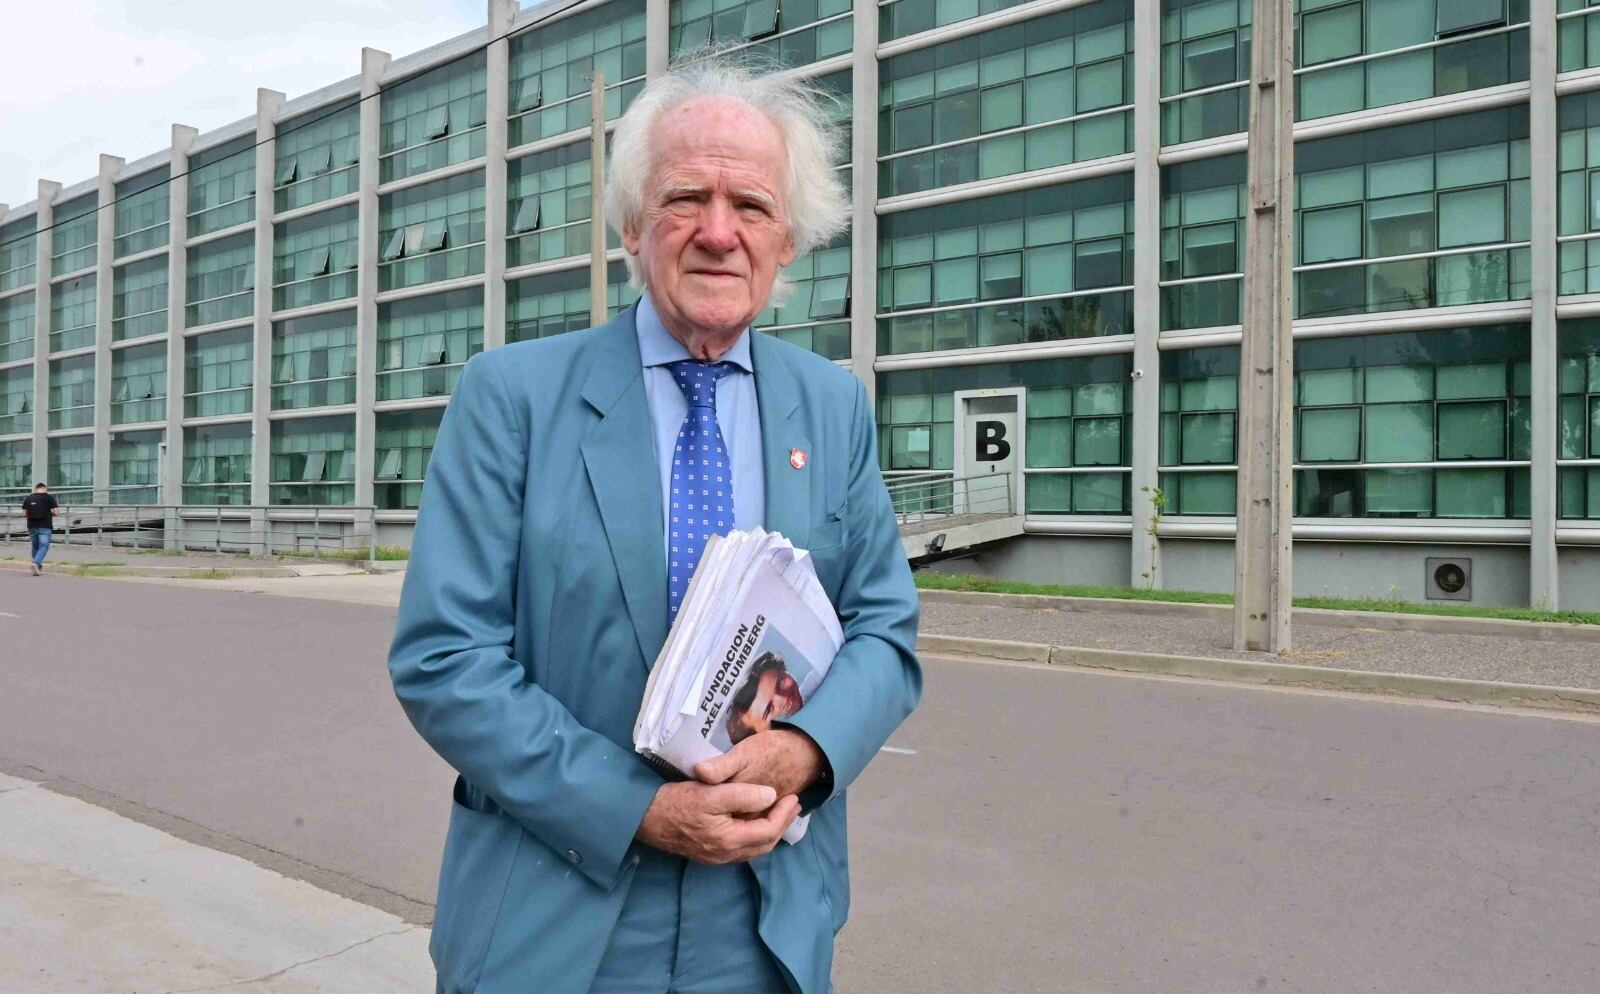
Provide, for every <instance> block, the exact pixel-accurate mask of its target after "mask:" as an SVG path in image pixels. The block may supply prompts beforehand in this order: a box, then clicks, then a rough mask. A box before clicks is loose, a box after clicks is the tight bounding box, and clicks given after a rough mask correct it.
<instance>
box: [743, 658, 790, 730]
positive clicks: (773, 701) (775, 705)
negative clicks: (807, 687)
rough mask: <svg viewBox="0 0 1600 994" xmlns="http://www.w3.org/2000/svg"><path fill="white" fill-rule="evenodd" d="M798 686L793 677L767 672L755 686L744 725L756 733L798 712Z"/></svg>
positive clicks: (773, 671)
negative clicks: (754, 693) (753, 697)
mask: <svg viewBox="0 0 1600 994" xmlns="http://www.w3.org/2000/svg"><path fill="white" fill-rule="evenodd" d="M802 703H804V702H803V701H802V700H801V698H800V685H799V684H797V683H795V682H794V677H792V676H790V675H789V674H787V673H784V672H781V671H778V670H767V671H766V672H765V673H763V674H761V680H760V682H759V683H757V684H756V697H755V700H754V701H752V702H751V704H750V713H749V716H748V717H747V718H746V720H745V723H746V724H748V725H749V726H750V727H751V728H754V729H755V730H756V731H758V732H764V731H766V730H767V729H769V728H771V727H772V723H773V722H774V721H776V720H777V719H779V718H787V717H789V716H790V715H791V714H794V713H795V712H796V711H798V710H800V705H801V704H802Z"/></svg>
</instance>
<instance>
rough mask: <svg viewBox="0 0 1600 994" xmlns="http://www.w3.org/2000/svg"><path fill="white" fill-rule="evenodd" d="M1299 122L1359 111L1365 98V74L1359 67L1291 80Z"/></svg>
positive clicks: (1326, 71)
mask: <svg viewBox="0 0 1600 994" xmlns="http://www.w3.org/2000/svg"><path fill="white" fill-rule="evenodd" d="M1295 86H1296V88H1297V90H1298V96H1299V98H1300V118H1301V120H1311V119H1313V118H1318V117H1330V116H1332V115H1334V114H1345V113H1348V112H1350V111H1356V110H1361V109H1362V106H1363V104H1364V102H1365V99H1366V74H1365V72H1363V67H1362V66H1361V65H1360V64H1359V63H1356V64H1353V65H1347V66H1339V67H1338V68H1336V69H1324V70H1321V71H1320V72H1313V73H1306V74H1305V75H1304V76H1298V77H1296V79H1295Z"/></svg>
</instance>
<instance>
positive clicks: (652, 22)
mask: <svg viewBox="0 0 1600 994" xmlns="http://www.w3.org/2000/svg"><path fill="white" fill-rule="evenodd" d="M667 4H668V0H645V3H644V71H645V74H646V78H648V79H654V78H656V77H657V76H659V75H661V74H662V73H664V72H666V71H667V61H668V58H669V57H668V54H667V53H668V51H669V49H668V45H667V42H668V41H669V40H670V37H669V36H670V32H671V31H672V14H671V11H670V10H669V8H668V6H667ZM857 16H858V17H859V16H860V13H859V12H857Z"/></svg>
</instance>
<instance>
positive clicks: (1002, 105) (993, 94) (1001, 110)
mask: <svg viewBox="0 0 1600 994" xmlns="http://www.w3.org/2000/svg"><path fill="white" fill-rule="evenodd" d="M981 119H982V123H983V131H985V132H990V131H1003V130H1005V129H1007V128H1016V127H1020V126H1021V125H1022V84H1021V83H1020V82H1019V83H1012V84H1010V85H1008V86H996V87H991V88H990V89H987V90H984V91H983V98H982V109H981Z"/></svg>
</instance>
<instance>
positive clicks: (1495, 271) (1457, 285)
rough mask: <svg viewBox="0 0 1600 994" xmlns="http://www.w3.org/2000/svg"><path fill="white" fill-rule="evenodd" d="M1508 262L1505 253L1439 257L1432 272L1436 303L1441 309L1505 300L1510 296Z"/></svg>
mask: <svg viewBox="0 0 1600 994" xmlns="http://www.w3.org/2000/svg"><path fill="white" fill-rule="evenodd" d="M1509 262H1510V260H1509V258H1508V256H1507V253H1506V252H1504V251H1495V252H1472V253H1468V254H1463V255H1448V256H1443V257H1441V258H1440V259H1438V260H1437V262H1436V264H1435V269H1434V272H1435V273H1436V277H1435V279H1436V286H1437V289H1436V303H1437V304H1438V306H1440V307H1449V306H1452V305H1456V304H1477V303H1483V302H1485V301H1490V300H1506V299H1508V297H1509V296H1510V295H1511V294H1510V287H1509V278H1510V266H1509ZM1522 296H1526V294H1522Z"/></svg>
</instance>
